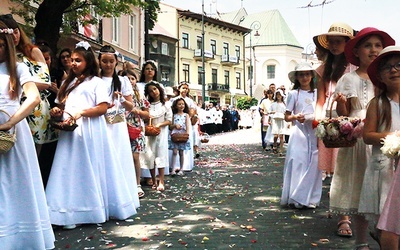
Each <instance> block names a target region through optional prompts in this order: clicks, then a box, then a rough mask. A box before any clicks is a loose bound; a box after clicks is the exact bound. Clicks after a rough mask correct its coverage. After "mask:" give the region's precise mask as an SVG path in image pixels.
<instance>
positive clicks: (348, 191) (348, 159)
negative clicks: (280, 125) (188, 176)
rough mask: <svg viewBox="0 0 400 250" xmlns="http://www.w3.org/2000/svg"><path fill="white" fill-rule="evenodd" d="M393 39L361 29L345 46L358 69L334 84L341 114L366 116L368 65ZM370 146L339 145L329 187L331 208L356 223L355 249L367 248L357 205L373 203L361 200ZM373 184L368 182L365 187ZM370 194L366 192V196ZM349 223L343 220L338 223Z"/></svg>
mask: <svg viewBox="0 0 400 250" xmlns="http://www.w3.org/2000/svg"><path fill="white" fill-rule="evenodd" d="M392 44H394V40H393V39H392V38H391V37H390V36H389V35H388V34H386V33H385V32H383V31H380V30H377V29H375V28H365V29H362V30H361V31H360V32H359V33H358V34H357V36H356V37H355V38H353V39H352V40H350V41H348V42H347V44H346V47H345V54H346V58H347V60H348V61H349V62H350V63H351V64H353V65H356V66H358V69H357V70H355V71H352V72H350V73H346V74H344V75H343V76H342V77H341V78H340V79H339V81H338V83H337V85H336V90H335V94H336V97H335V98H334V100H336V101H337V108H336V110H337V113H338V115H340V116H349V117H358V118H361V119H364V118H365V112H366V109H367V104H368V103H369V101H370V100H371V99H372V98H373V97H374V89H373V84H372V82H371V81H370V80H369V77H368V74H367V68H368V66H369V65H370V63H371V62H372V61H373V59H375V57H376V56H377V55H378V53H379V52H380V51H381V50H382V49H383V48H384V47H385V46H387V45H392ZM370 155H371V147H370V146H367V145H365V143H364V141H363V140H361V139H359V140H357V144H356V145H355V146H354V147H344V148H339V151H338V156H337V161H336V168H335V175H334V176H333V179H332V183H331V189H330V210H331V211H333V212H334V213H338V214H340V215H342V216H346V215H347V216H350V215H352V218H353V219H354V222H355V224H356V225H355V229H356V234H355V236H356V240H355V244H356V248H357V249H363V248H365V249H367V248H368V244H367V242H368V240H367V234H366V232H367V227H368V222H367V221H366V220H365V217H364V215H362V214H361V212H360V211H359V207H360V206H362V205H366V204H365V203H372V201H371V200H370V198H367V200H365V201H364V202H362V201H360V194H361V190H362V187H363V180H364V173H365V169H366V167H367V164H368V162H369V161H370V160H369V158H370ZM369 185H373V184H372V183H369V184H368V185H367V186H369ZM370 195H372V193H370V194H368V196H370ZM342 223H345V224H349V222H348V220H342V221H340V222H339V224H342Z"/></svg>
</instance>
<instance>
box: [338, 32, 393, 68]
mask: <svg viewBox="0 0 400 250" xmlns="http://www.w3.org/2000/svg"><path fill="white" fill-rule="evenodd" d="M371 35H377V36H379V37H381V39H382V45H383V47H384V48H385V47H387V46H389V45H394V44H395V41H394V40H393V38H392V37H391V36H389V35H388V34H387V33H386V32H384V31H381V30H378V29H376V28H373V27H367V28H364V29H362V30H360V31H359V32H358V33H357V35H356V36H355V37H354V38H353V39H351V40H350V41H348V42H347V43H346V47H345V49H344V53H345V55H346V58H347V61H348V62H350V63H351V64H353V65H356V66H360V59H359V58H358V57H356V55H355V54H354V53H353V50H354V48H355V47H356V46H357V44H358V43H359V42H360V41H361V40H363V39H364V38H365V37H367V36H371Z"/></svg>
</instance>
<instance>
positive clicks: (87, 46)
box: [75, 41, 90, 50]
mask: <svg viewBox="0 0 400 250" xmlns="http://www.w3.org/2000/svg"><path fill="white" fill-rule="evenodd" d="M79 47H83V48H85V50H88V49H89V48H90V44H89V43H88V42H86V41H80V42H79V43H77V44H76V45H75V48H79Z"/></svg>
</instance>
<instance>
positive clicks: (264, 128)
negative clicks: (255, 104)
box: [259, 89, 274, 151]
mask: <svg viewBox="0 0 400 250" xmlns="http://www.w3.org/2000/svg"><path fill="white" fill-rule="evenodd" d="M264 96H265V97H264V98H263V99H262V100H261V102H260V105H259V112H260V115H261V138H262V147H263V149H264V150H265V151H269V150H271V149H270V148H269V147H268V144H269V140H268V139H269V136H267V134H268V133H267V132H268V130H269V126H270V124H271V119H270V117H269V116H270V114H269V112H270V109H271V105H272V103H273V102H274V92H273V91H272V90H270V89H266V90H264Z"/></svg>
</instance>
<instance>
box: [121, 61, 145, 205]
mask: <svg viewBox="0 0 400 250" xmlns="http://www.w3.org/2000/svg"><path fill="white" fill-rule="evenodd" d="M122 76H126V77H127V78H128V79H129V81H130V82H131V85H132V89H133V96H132V97H133V98H132V101H133V109H132V110H131V111H130V112H127V116H126V122H127V124H128V125H129V126H133V127H135V128H138V129H140V130H141V132H140V135H139V136H138V137H137V138H130V142H131V150H132V155H133V163H134V164H135V173H136V184H137V188H138V195H139V198H142V197H144V195H145V193H144V191H143V189H142V186H141V185H140V176H141V163H140V160H139V154H140V153H143V152H145V151H146V138H145V135H144V122H143V120H144V119H149V107H150V103H149V102H148V101H147V99H146V98H144V97H142V96H141V95H140V93H139V89H138V87H137V85H136V82H137V76H136V73H135V72H134V71H133V70H132V69H126V70H124V71H123V72H122Z"/></svg>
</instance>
